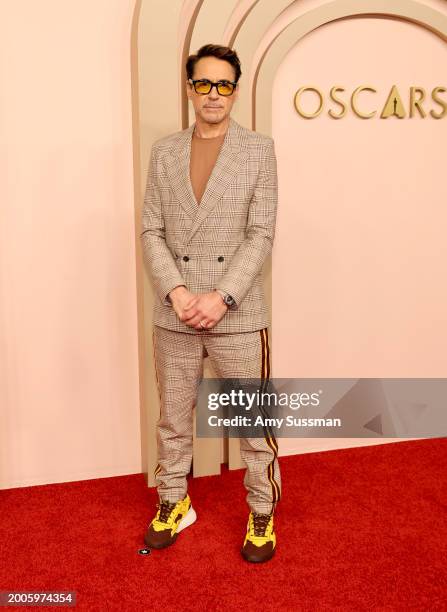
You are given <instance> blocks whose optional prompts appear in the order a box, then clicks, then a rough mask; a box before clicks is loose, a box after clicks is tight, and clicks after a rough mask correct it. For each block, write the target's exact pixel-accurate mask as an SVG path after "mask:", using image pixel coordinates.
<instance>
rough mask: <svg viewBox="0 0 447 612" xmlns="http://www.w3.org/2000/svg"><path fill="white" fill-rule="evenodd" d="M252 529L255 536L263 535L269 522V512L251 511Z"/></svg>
mask: <svg viewBox="0 0 447 612" xmlns="http://www.w3.org/2000/svg"><path fill="white" fill-rule="evenodd" d="M252 515H253V531H254V533H255V536H264V535H265V530H266V529H267V525H268V524H269V521H270V518H271V515H270V514H259V513H257V512H253V513H252Z"/></svg>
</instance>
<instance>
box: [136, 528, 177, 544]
mask: <svg viewBox="0 0 447 612" xmlns="http://www.w3.org/2000/svg"><path fill="white" fill-rule="evenodd" d="M177 536H178V533H174V535H173V536H171V530H170V529H163V530H162V531H155V529H154V528H153V527H152V525H149V527H148V530H147V531H146V535H145V536H144V542H145V544H146V546H149V548H166V546H170V545H171V544H174V542H175V541H176V539H177Z"/></svg>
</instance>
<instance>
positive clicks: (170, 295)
mask: <svg viewBox="0 0 447 612" xmlns="http://www.w3.org/2000/svg"><path fill="white" fill-rule="evenodd" d="M186 289H187V287H186V285H177V287H174V289H171V291H170V292H169V293H168V300H169V301H170V302H172V298H173V297H175V295H176V294H177V293H181V292H182V291H183V290H186Z"/></svg>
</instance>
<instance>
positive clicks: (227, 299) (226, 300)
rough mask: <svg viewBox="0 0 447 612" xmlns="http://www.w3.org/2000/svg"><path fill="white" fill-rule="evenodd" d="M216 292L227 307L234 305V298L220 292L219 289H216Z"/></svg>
mask: <svg viewBox="0 0 447 612" xmlns="http://www.w3.org/2000/svg"><path fill="white" fill-rule="evenodd" d="M216 291H217V292H218V293H219V294H220V295H221V296H222V299H223V301H224V304H226V305H227V306H229V307H231V306H234V305H235V304H236V302H235V300H234V298H233V297H232V296H231V295H230V294H229V293H226V292H225V291H222V290H221V289H216Z"/></svg>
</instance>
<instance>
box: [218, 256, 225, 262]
mask: <svg viewBox="0 0 447 612" xmlns="http://www.w3.org/2000/svg"><path fill="white" fill-rule="evenodd" d="M224 259H225V258H224V256H223V255H219V257H218V258H217V261H223V260H224Z"/></svg>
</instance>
